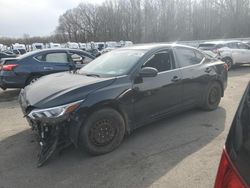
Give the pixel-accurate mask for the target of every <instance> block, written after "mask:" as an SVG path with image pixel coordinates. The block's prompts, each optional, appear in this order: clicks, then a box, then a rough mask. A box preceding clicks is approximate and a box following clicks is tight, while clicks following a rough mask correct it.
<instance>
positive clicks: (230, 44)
mask: <svg viewBox="0 0 250 188" xmlns="http://www.w3.org/2000/svg"><path fill="white" fill-rule="evenodd" d="M227 46H228V47H229V48H231V49H238V45H237V43H235V42H231V43H228V44H227Z"/></svg>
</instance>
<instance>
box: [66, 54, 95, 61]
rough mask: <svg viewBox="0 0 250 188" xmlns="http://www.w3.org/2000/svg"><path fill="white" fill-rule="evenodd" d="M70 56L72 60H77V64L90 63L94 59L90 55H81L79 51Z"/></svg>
mask: <svg viewBox="0 0 250 188" xmlns="http://www.w3.org/2000/svg"><path fill="white" fill-rule="evenodd" d="M70 57H71V59H72V61H73V62H75V63H76V64H88V63H89V62H91V61H92V60H93V59H91V58H90V57H88V56H84V55H79V54H77V53H71V56H70Z"/></svg>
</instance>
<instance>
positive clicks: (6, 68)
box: [2, 64, 18, 71]
mask: <svg viewBox="0 0 250 188" xmlns="http://www.w3.org/2000/svg"><path fill="white" fill-rule="evenodd" d="M17 66H18V64H10V65H3V66H2V70H4V71H13V70H14V69H15V68H16V67H17Z"/></svg>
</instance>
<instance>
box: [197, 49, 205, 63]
mask: <svg viewBox="0 0 250 188" xmlns="http://www.w3.org/2000/svg"><path fill="white" fill-rule="evenodd" d="M194 53H195V56H196V59H197V62H199V63H200V62H201V61H202V60H203V59H204V57H205V56H204V54H202V53H200V52H198V51H194Z"/></svg>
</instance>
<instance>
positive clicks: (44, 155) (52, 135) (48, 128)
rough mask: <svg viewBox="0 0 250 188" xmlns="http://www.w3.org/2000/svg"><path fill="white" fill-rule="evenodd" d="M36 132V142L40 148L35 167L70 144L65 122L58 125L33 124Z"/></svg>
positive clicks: (41, 164)
mask: <svg viewBox="0 0 250 188" xmlns="http://www.w3.org/2000/svg"><path fill="white" fill-rule="evenodd" d="M33 128H34V130H35V131H36V132H37V133H38V142H39V144H40V147H41V150H40V152H39V154H38V162H37V167H41V166H43V165H44V164H45V163H46V162H47V161H48V160H49V159H50V158H51V157H53V156H54V155H55V154H57V153H59V152H60V151H62V150H63V149H65V148H66V147H68V146H70V145H71V142H70V140H69V138H68V128H67V125H66V124H63V123H62V124H60V125H46V124H42V123H40V124H38V125H36V126H34V125H33Z"/></svg>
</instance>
